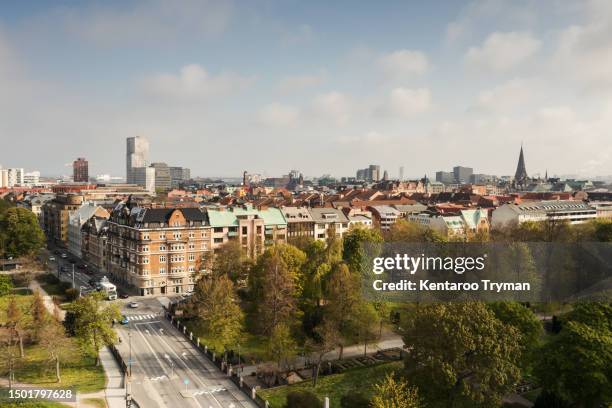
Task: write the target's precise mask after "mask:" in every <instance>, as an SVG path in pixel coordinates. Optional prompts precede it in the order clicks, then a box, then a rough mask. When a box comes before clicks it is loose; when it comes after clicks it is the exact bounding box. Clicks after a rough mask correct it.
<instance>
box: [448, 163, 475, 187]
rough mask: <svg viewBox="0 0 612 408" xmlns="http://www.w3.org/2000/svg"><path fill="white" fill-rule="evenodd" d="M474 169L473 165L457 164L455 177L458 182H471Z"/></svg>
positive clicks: (454, 170) (454, 171)
mask: <svg viewBox="0 0 612 408" xmlns="http://www.w3.org/2000/svg"><path fill="white" fill-rule="evenodd" d="M473 173H474V169H472V168H471V167H463V166H455V167H453V178H454V181H455V183H457V184H467V183H469V182H470V179H471V177H472V174H473Z"/></svg>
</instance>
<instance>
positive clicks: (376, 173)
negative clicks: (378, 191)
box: [356, 164, 383, 181]
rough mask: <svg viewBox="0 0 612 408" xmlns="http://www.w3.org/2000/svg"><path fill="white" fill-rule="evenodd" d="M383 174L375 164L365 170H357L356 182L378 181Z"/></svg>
mask: <svg viewBox="0 0 612 408" xmlns="http://www.w3.org/2000/svg"><path fill="white" fill-rule="evenodd" d="M382 176H383V174H382V172H381V170H380V166H379V165H377V164H370V165H369V166H368V167H367V168H365V169H359V170H357V173H356V178H357V180H361V181H379V180H380V179H381V178H382Z"/></svg>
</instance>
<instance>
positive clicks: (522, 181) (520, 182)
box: [514, 143, 527, 186]
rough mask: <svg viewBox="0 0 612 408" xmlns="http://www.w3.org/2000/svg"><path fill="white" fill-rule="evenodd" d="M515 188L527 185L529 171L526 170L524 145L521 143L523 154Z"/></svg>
mask: <svg viewBox="0 0 612 408" xmlns="http://www.w3.org/2000/svg"><path fill="white" fill-rule="evenodd" d="M514 184H515V186H525V185H526V184H527V169H526V168H525V156H524V155H523V144H522V143H521V153H520V154H519V160H518V165H517V166H516V173H515V174H514Z"/></svg>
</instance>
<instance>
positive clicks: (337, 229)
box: [309, 208, 349, 241]
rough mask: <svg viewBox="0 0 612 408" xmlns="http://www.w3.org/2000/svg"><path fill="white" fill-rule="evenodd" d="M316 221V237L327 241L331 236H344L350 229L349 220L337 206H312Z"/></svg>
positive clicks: (311, 213) (311, 214) (313, 216)
mask: <svg viewBox="0 0 612 408" xmlns="http://www.w3.org/2000/svg"><path fill="white" fill-rule="evenodd" d="M309 211H310V216H311V217H312V219H313V221H314V223H315V229H314V238H315V239H317V240H320V241H325V240H326V239H327V238H330V237H334V236H335V237H337V238H342V237H343V236H344V233H345V232H347V231H348V229H349V220H348V218H347V217H346V215H344V213H343V212H342V211H341V210H338V209H336V208H310V209H309Z"/></svg>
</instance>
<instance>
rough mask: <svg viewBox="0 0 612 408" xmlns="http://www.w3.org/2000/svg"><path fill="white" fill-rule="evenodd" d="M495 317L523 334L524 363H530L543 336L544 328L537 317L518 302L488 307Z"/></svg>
mask: <svg viewBox="0 0 612 408" xmlns="http://www.w3.org/2000/svg"><path fill="white" fill-rule="evenodd" d="M487 307H488V308H489V309H491V311H492V312H493V313H494V314H495V317H496V318H497V319H498V320H500V321H501V322H502V323H504V324H505V325H510V326H512V327H514V328H515V329H517V330H518V332H519V333H520V334H521V337H520V345H521V349H522V356H523V362H524V363H528V362H529V361H531V359H532V357H533V353H534V351H535V350H536V349H537V347H538V345H539V343H540V339H541V337H542V335H543V332H544V330H543V327H542V323H541V322H540V320H539V319H538V318H537V316H536V315H535V314H534V313H533V312H532V311H531V309H528V308H527V307H525V306H523V305H522V304H520V303H517V302H493V303H489V304H488V305H487Z"/></svg>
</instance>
